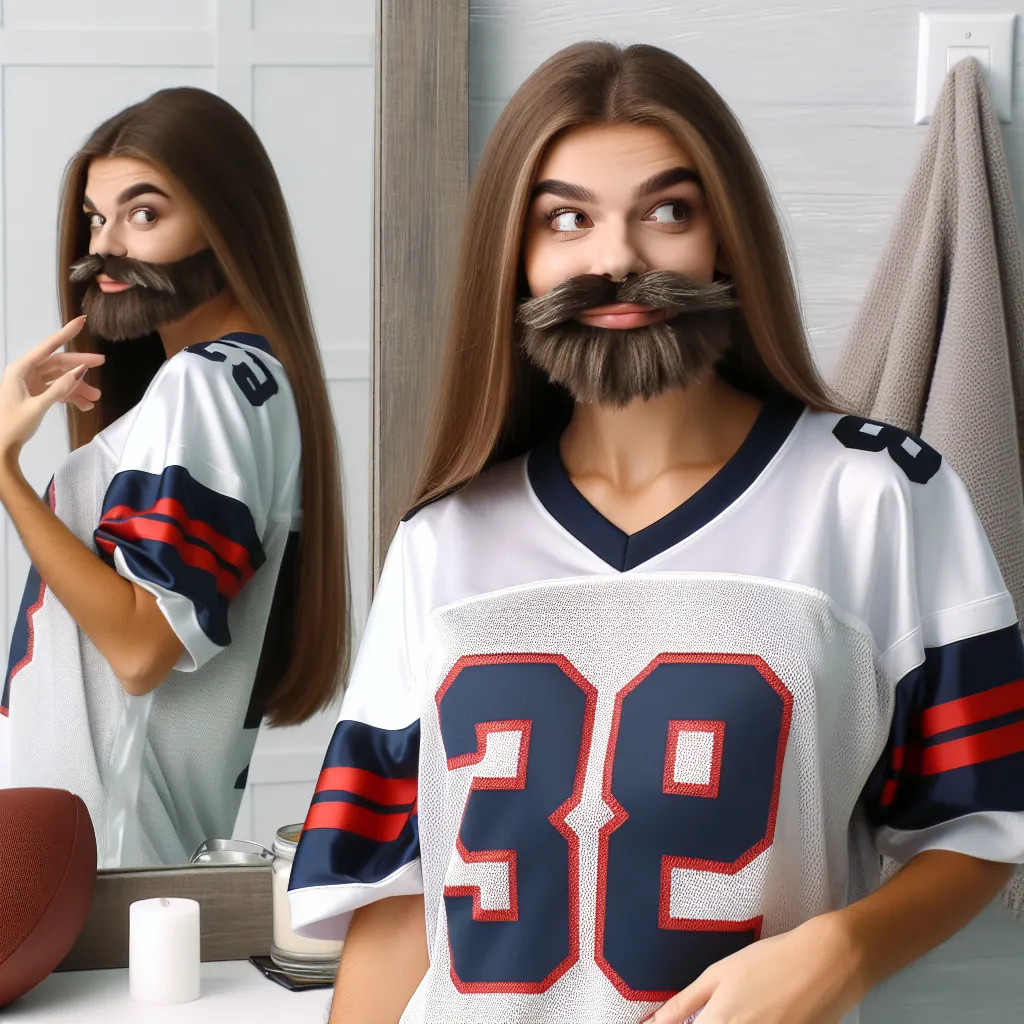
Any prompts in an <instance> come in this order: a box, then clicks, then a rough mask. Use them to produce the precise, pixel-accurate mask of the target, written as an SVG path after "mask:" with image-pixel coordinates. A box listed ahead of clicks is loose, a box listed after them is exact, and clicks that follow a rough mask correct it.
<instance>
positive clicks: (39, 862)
mask: <svg viewBox="0 0 1024 1024" xmlns="http://www.w3.org/2000/svg"><path fill="white" fill-rule="evenodd" d="M95 885H96V836H95V834H94V832H93V828H92V821H91V820H90V818H89V811H88V810H87V808H86V806H85V804H84V803H83V802H82V800H81V798H80V797H77V796H75V795H74V794H73V793H69V792H67V790H64V789H0V1006H6V1005H7V1004H8V1003H10V1002H11V1001H12V1000H14V999H17V998H18V996H20V995H23V994H24V993H25V992H27V991H28V990H29V989H30V988H34V987H35V986H36V985H38V984H39V982H41V981H42V980H43V978H45V977H46V976H47V975H48V974H49V973H50V972H51V971H52V970H53V969H54V968H55V967H56V966H57V965H58V964H59V963H60V962H61V960H63V959H64V957H65V956H67V954H68V951H69V950H70V949H71V947H72V946H73V945H74V942H75V939H77V938H78V934H79V932H81V930H82V926H83V925H84V924H85V919H86V917H87V916H88V914H89V907H90V906H91V904H92V893H93V888H94V887H95Z"/></svg>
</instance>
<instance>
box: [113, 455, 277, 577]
mask: <svg viewBox="0 0 1024 1024" xmlns="http://www.w3.org/2000/svg"><path fill="white" fill-rule="evenodd" d="M146 515H164V516H167V517H168V518H169V519H172V520H173V521H174V522H175V523H176V524H177V526H178V527H179V528H180V530H181V532H182V534H184V535H186V536H189V537H190V538H191V539H193V540H195V541H202V542H203V543H205V544H206V545H208V546H209V547H210V549H211V550H213V551H215V552H216V553H217V555H218V556H219V557H220V558H221V559H223V560H224V561H225V562H226V563H228V564H230V565H233V566H235V567H236V568H237V569H238V570H239V571H240V572H242V573H243V574H244V573H245V572H246V571H247V570H251V571H253V572H254V571H255V570H257V569H258V568H259V567H260V566H261V565H262V564H263V562H264V561H265V560H266V557H265V555H264V553H263V545H262V544H261V542H260V537H259V534H258V533H257V531H256V524H255V523H254V522H253V518H252V513H251V512H250V511H249V509H248V507H247V506H246V505H245V503H244V502H242V501H239V500H238V499H237V498H232V497H231V496H229V495H227V494H221V493H220V492H219V491H215V490H213V489H212V488H210V487H207V486H206V485H205V484H201V483H200V482H199V481H198V480H196V479H194V478H193V476H192V474H191V473H189V471H188V470H187V469H186V468H185V467H184V466H168V467H167V468H166V469H165V470H164V471H163V472H162V473H160V474H156V473H146V472H143V471H142V470H135V469H132V470H123V471H122V472H120V473H118V474H117V475H116V476H115V477H114V479H113V480H111V481H110V486H109V487H108V488H107V493H106V494H105V495H104V498H103V512H102V515H101V518H100V523H101V527H102V525H103V524H105V523H111V524H113V523H116V522H118V521H123V520H126V519H127V520H130V519H133V518H135V517H138V516H146Z"/></svg>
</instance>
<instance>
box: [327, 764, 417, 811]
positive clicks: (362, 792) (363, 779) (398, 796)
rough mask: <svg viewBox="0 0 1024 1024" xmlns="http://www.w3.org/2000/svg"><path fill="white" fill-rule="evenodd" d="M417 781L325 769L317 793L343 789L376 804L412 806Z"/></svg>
mask: <svg viewBox="0 0 1024 1024" xmlns="http://www.w3.org/2000/svg"><path fill="white" fill-rule="evenodd" d="M416 787H417V780H416V779H386V778H384V776H383V775H376V774H374V773H373V772H368V771H365V770H364V769H362V768H325V769H324V770H323V771H322V772H321V773H320V778H319V779H318V780H317V784H316V792H317V793H322V792H324V791H325V790H329V789H341V790H344V791H345V792H347V793H355V794H357V795H358V796H361V797H365V798H366V799H367V800H372V801H373V802H374V803H375V804H386V805H392V804H411V803H412V802H413V801H414V800H415V799H416Z"/></svg>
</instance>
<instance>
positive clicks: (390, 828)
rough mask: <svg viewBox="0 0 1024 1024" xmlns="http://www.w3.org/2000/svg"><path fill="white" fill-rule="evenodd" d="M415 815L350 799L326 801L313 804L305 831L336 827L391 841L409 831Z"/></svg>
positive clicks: (380, 840) (382, 841)
mask: <svg viewBox="0 0 1024 1024" xmlns="http://www.w3.org/2000/svg"><path fill="white" fill-rule="evenodd" d="M411 816H412V812H411V811H404V812H402V813H398V814H381V813H380V812H379V811H371V810H369V809H368V808H366V807H360V806H359V805H358V804H353V803H349V802H348V801H347V800H325V801H324V802H322V803H315V804H311V805H310V808H309V813H308V814H307V815H306V822H305V824H304V825H303V831H305V830H306V829H311V828H333V829H339V830H340V831H344V832H354V833H355V834H356V835H357V836H363V837H364V838H366V839H373V840H375V841H376V842H378V843H391V842H394V840H396V839H397V838H398V837H399V836H400V835H401V834H402V832H403V831H404V830H405V826H406V825H407V824H408V823H409V818H410V817H411Z"/></svg>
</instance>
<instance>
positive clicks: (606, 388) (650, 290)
mask: <svg viewBox="0 0 1024 1024" xmlns="http://www.w3.org/2000/svg"><path fill="white" fill-rule="evenodd" d="M616 302H633V303H639V304H642V305H645V306H651V307H654V308H665V309H668V310H669V316H668V318H667V319H665V320H662V321H660V322H659V323H654V324H648V325H647V326H646V327H634V328H627V329H622V330H619V329H616V328H610V327H595V326H592V325H590V324H585V323H581V322H580V321H579V320H577V319H575V317H576V316H577V315H578V314H579V313H582V312H584V311H585V310H588V309H593V308H595V307H597V306H608V305H612V304H613V303H616ZM738 305H739V303H738V301H737V300H736V298H735V295H734V293H733V286H732V284H731V282H727V281H718V282H714V283H713V284H706V283H704V282H702V281H696V280H694V279H693V278H690V277H686V276H685V275H683V274H676V273H673V272H672V271H668V270H655V271H651V272H649V273H647V274H641V275H629V276H628V277H627V278H626V279H625V280H624V281H611V280H609V279H608V278H606V277H602V276H601V275H599V274H582V275H579V276H577V277H571V278H569V280H567V281H564V282H563V283H562V284H560V285H558V286H557V287H556V288H553V289H552V290H551V291H549V292H547V293H546V294H544V295H538V296H536V297H534V298H531V299H526V300H525V301H523V302H521V303H520V304H519V309H518V311H517V314H516V319H517V320H518V321H519V324H520V337H519V343H520V345H522V347H523V350H524V352H525V353H526V355H527V357H528V358H529V359H530V360H531V361H532V362H533V363H534V364H536V365H537V366H538V367H539V368H540V369H541V370H543V371H544V372H545V373H546V374H547V375H548V376H549V377H550V378H551V380H552V381H554V382H555V383H557V384H561V385H562V386H563V387H565V388H566V389H567V390H568V391H569V393H570V394H571V395H572V397H573V398H574V399H575V400H576V401H577V402H593V403H599V404H602V405H614V406H623V405H627V404H628V403H629V402H631V401H632V400H633V399H634V398H652V397H653V396H654V395H657V394H660V393H661V392H662V391H664V390H665V389H666V388H671V387H685V386H686V385H688V384H691V383H692V382H693V381H694V380H696V379H697V378H698V377H699V376H700V374H701V373H702V372H703V371H705V370H706V369H708V368H709V367H710V366H713V365H714V364H715V363H716V362H718V360H719V359H721V357H722V356H723V355H724V354H725V352H726V351H727V349H728V348H729V344H730V333H731V332H730V325H731V322H732V319H733V315H734V314H733V313H732V311H733V310H734V309H735V308H736V307H738Z"/></svg>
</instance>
